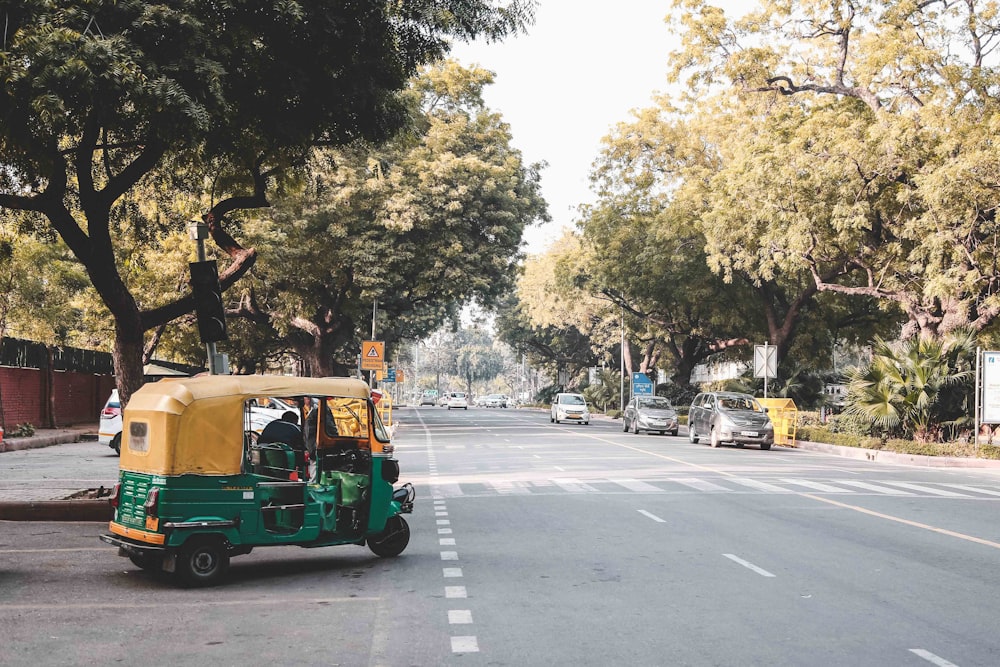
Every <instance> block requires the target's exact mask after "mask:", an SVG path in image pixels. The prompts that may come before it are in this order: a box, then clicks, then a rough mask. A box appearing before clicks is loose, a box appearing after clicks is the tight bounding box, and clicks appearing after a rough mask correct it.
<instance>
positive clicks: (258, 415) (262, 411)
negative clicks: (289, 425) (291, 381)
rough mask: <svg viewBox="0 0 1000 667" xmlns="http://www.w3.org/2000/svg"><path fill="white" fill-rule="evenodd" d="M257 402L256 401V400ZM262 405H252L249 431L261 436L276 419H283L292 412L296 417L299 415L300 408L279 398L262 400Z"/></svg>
mask: <svg viewBox="0 0 1000 667" xmlns="http://www.w3.org/2000/svg"><path fill="white" fill-rule="evenodd" d="M255 400H256V399H255ZM261 403H262V404H261V405H257V404H255V403H251V404H250V428H249V429H247V430H248V431H253V432H254V433H256V434H258V435H260V432H261V431H263V430H264V427H265V426H267V425H268V424H270V423H271V422H273V421H274V420H275V419H281V415H283V414H285V412H287V411H289V410H291V411H292V412H294V413H295V414H296V415H298V414H299V407H298V406H297V405H292V404H290V403H287V402H285V401H282V400H281V399H278V398H267V399H261Z"/></svg>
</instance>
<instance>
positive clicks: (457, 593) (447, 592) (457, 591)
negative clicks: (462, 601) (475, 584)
mask: <svg viewBox="0 0 1000 667" xmlns="http://www.w3.org/2000/svg"><path fill="white" fill-rule="evenodd" d="M444 596H445V597H446V598H467V597H469V594H468V593H467V592H466V590H465V586H445V587H444Z"/></svg>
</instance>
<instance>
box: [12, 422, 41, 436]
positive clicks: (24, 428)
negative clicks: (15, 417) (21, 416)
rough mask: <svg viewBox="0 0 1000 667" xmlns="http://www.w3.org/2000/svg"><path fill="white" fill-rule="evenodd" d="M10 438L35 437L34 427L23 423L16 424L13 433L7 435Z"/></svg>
mask: <svg viewBox="0 0 1000 667" xmlns="http://www.w3.org/2000/svg"><path fill="white" fill-rule="evenodd" d="M7 435H8V436H10V437H11V438H28V437H31V436H33V435H35V427H34V426H32V425H31V424H29V423H28V422H24V423H23V424H17V426H16V427H15V428H14V430H13V431H11V432H10V433H8V434H7Z"/></svg>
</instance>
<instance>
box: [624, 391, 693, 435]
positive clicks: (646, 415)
mask: <svg viewBox="0 0 1000 667" xmlns="http://www.w3.org/2000/svg"><path fill="white" fill-rule="evenodd" d="M678 428H679V427H678V424H677V411H676V410H674V406H672V405H671V404H670V399H667V398H664V397H663V396H633V397H632V400H631V401H629V402H628V405H626V406H625V413H624V415H622V430H623V431H625V432H626V433H628V432H629V431H632V433H639V431H647V432H650V433H651V432H653V431H659V433H660V435H663V434H665V433H667V432H669V433H670V435H677V429H678Z"/></svg>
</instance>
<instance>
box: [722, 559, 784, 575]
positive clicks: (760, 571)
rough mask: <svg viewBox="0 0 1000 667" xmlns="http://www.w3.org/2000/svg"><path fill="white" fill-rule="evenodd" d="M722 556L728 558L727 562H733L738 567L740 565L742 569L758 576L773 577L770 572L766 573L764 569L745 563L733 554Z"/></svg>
mask: <svg viewBox="0 0 1000 667" xmlns="http://www.w3.org/2000/svg"><path fill="white" fill-rule="evenodd" d="M722 555H723V556H725V557H726V558H728V559H729V560H731V561H733V562H734V563H739V564H740V565H742V566H743V567H745V568H747V569H748V570H752V571H754V572H756V573H757V574H759V575H760V576H762V577H773V576H774V575H773V574H771V573H770V572H768V571H767V570H765V569H764V568H761V567H757V566H756V565H754V564H753V563H751V562H749V561H745V560H743V559H742V558H740V557H739V556H735V555H733V554H722Z"/></svg>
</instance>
